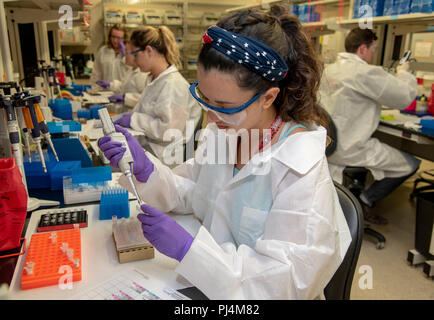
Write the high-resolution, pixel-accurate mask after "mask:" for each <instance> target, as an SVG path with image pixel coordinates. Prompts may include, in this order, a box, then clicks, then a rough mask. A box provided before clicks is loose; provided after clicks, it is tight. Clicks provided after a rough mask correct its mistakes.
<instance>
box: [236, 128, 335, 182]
mask: <svg viewBox="0 0 434 320" xmlns="http://www.w3.org/2000/svg"><path fill="white" fill-rule="evenodd" d="M326 135H327V133H326V130H325V129H324V128H323V127H321V126H319V127H318V126H315V127H314V128H312V130H311V131H307V132H298V133H296V134H293V135H290V136H288V137H287V138H285V139H283V140H282V141H279V142H278V143H276V144H275V145H273V146H272V148H271V150H270V152H264V153H261V154H256V155H254V156H253V158H252V159H250V161H249V162H248V163H247V164H246V167H244V168H243V169H245V170H241V171H240V172H239V173H238V174H237V175H236V176H235V177H234V178H233V179H232V181H231V182H232V183H235V182H237V181H240V180H241V179H243V178H245V177H247V176H249V175H258V174H260V175H262V174H265V173H266V172H267V170H270V168H269V167H267V165H265V164H266V163H271V165H272V164H273V159H275V160H277V161H279V162H280V163H282V164H284V165H285V166H287V167H288V168H290V169H292V170H294V171H296V172H298V173H299V174H306V173H307V172H308V171H309V170H310V169H311V168H312V167H313V166H314V165H315V164H316V163H317V162H318V161H320V160H321V159H322V157H324V155H325V146H326Z"/></svg>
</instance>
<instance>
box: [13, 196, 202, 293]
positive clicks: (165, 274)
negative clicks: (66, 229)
mask: <svg viewBox="0 0 434 320" xmlns="http://www.w3.org/2000/svg"><path fill="white" fill-rule="evenodd" d="M73 208H83V209H85V210H87V214H88V226H87V227H86V228H82V229H81V250H82V255H81V264H82V280H81V281H77V282H73V285H72V289H61V288H59V286H57V285H55V286H49V287H41V288H35V289H29V290H21V285H20V282H21V274H22V272H23V267H24V265H25V259H26V254H27V250H28V247H29V244H30V239H31V236H32V234H34V233H36V230H37V225H38V223H39V220H40V217H41V215H42V214H44V213H47V212H51V211H55V210H56V209H44V210H38V211H35V212H33V213H32V216H31V218H30V221H29V225H28V227H27V231H26V236H25V237H26V240H27V241H26V247H27V248H26V253H25V254H23V255H22V256H20V258H19V259H18V262H17V265H16V267H15V272H14V275H13V278H12V282H11V285H10V289H9V293H8V295H7V297H6V298H7V299H14V300H18V299H32V300H33V299H44V300H51V299H55V300H63V299H71V298H74V296H77V295H80V294H81V293H82V292H84V291H86V290H88V289H90V288H92V287H95V286H97V285H99V284H100V283H102V282H104V281H106V280H108V279H110V278H111V277H113V276H115V275H116V274H119V273H121V272H123V271H125V270H128V269H131V268H134V269H137V270H139V271H141V272H143V273H144V274H146V275H147V276H148V277H158V278H160V279H163V280H164V282H165V285H167V286H168V287H170V288H172V289H175V290H177V289H182V288H186V287H191V286H192V285H191V284H190V283H189V282H188V281H187V280H185V279H184V278H183V277H181V276H180V275H178V274H177V273H176V272H175V271H174V269H175V268H176V266H177V265H178V261H176V260H174V259H171V258H169V257H167V256H165V255H163V254H161V253H159V252H158V251H157V250H155V257H154V259H149V260H141V261H134V262H129V263H124V264H121V263H119V261H118V257H117V252H116V248H115V243H114V240H113V236H112V221H111V220H99V205H98V204H96V205H83V206H74V207H68V209H73ZM137 214H138V209H137V201H136V200H133V201H130V216H131V217H135V216H137ZM172 217H173V218H174V219H175V220H176V221H177V222H178V223H179V224H181V225H182V226H183V227H184V228H185V229H186V230H187V231H188V232H190V233H191V234H192V235H193V236H195V235H196V233H197V231H198V230H199V227H200V223H199V221H198V220H197V219H195V218H194V216H193V215H173V216H172Z"/></svg>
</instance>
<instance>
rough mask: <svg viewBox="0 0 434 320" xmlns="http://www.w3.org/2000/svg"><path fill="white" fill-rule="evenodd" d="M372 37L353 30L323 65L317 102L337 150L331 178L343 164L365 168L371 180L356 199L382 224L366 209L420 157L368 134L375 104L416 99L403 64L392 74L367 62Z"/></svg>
mask: <svg viewBox="0 0 434 320" xmlns="http://www.w3.org/2000/svg"><path fill="white" fill-rule="evenodd" d="M376 40H377V37H376V35H375V34H374V33H373V32H372V31H371V30H369V29H363V30H362V29H360V28H355V29H353V30H352V31H351V32H350V33H349V34H348V36H347V37H346V39H345V49H346V51H347V52H341V53H339V55H338V58H337V61H336V62H335V63H333V64H331V65H329V66H327V67H326V69H325V71H324V74H323V79H322V81H321V87H320V103H321V104H322V105H323V107H324V108H325V109H326V110H327V111H328V112H329V114H330V116H331V118H332V119H333V121H334V123H335V125H336V128H337V148H336V151H335V152H334V153H333V154H332V155H331V156H330V157H329V159H328V160H329V166H330V170H331V173H332V176H333V178H334V179H335V180H336V181H337V182H342V179H343V177H342V172H343V169H344V168H345V166H357V167H365V168H367V169H369V170H370V172H371V173H372V175H373V178H374V180H375V181H374V183H373V184H372V185H371V186H370V187H368V189H367V190H365V191H364V192H363V193H362V194H361V196H360V200H361V202H362V203H363V204H364V209H365V210H364V211H365V219H366V220H368V221H370V222H372V223H377V224H386V223H387V220H386V219H385V218H384V217H381V216H380V215H378V214H376V213H374V212H373V211H372V210H371V209H370V208H372V207H373V206H374V205H375V203H376V202H378V201H380V200H381V199H383V198H384V197H386V196H387V195H388V194H390V193H391V192H392V191H393V190H394V189H396V188H397V187H398V186H399V185H400V184H401V183H402V182H404V181H405V180H406V179H407V178H408V177H410V176H411V175H412V174H414V173H415V172H416V171H417V169H418V168H419V164H420V160H418V159H416V158H415V157H413V156H411V155H409V154H407V153H404V152H402V151H400V150H397V149H395V148H393V147H391V146H389V145H387V144H385V143H382V142H380V141H379V140H378V139H376V138H373V137H371V136H372V134H373V133H374V132H375V130H376V129H377V126H378V124H379V122H380V118H381V106H382V105H384V106H388V107H391V108H396V109H404V108H406V107H407V106H408V105H409V104H410V103H411V102H412V101H413V100H414V99H415V97H416V94H417V83H416V78H415V77H414V76H413V75H412V74H411V73H410V72H409V63H408V62H407V63H405V64H403V65H401V66H398V67H397V73H396V76H394V75H392V74H390V73H388V72H386V71H384V70H383V68H382V67H380V66H374V65H370V63H371V61H372V59H373V57H374V55H375V50H376V47H377V41H376Z"/></svg>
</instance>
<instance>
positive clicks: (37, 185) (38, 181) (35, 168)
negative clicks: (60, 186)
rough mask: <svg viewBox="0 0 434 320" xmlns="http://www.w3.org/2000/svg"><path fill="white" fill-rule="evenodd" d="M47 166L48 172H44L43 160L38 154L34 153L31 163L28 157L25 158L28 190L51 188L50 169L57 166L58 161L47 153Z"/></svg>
mask: <svg viewBox="0 0 434 320" xmlns="http://www.w3.org/2000/svg"><path fill="white" fill-rule="evenodd" d="M43 154H44V160H45V166H46V167H47V172H44V170H43V168H42V163H41V158H40V157H39V154H38V153H36V152H32V153H31V154H30V155H31V159H32V162H29V158H28V157H27V155H25V156H24V157H23V166H24V172H25V174H26V182H27V188H28V189H46V188H50V173H49V172H50V169H51V167H52V166H54V165H55V164H56V160H53V159H52V158H51V157H50V155H49V154H48V153H47V152H44V153H43Z"/></svg>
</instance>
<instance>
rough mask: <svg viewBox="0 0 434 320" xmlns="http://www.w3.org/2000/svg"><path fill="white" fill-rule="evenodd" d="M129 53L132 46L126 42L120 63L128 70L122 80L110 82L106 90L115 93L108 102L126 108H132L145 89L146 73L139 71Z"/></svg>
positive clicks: (132, 56)
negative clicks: (123, 55)
mask: <svg viewBox="0 0 434 320" xmlns="http://www.w3.org/2000/svg"><path fill="white" fill-rule="evenodd" d="M131 51H132V46H131V44H130V43H129V42H127V43H126V44H125V57H124V58H123V61H122V62H121V63H122V64H124V65H125V66H126V67H127V68H128V71H127V72H126V74H125V77H124V78H123V79H121V80H113V81H111V82H110V87H109V88H108V89H109V90H111V91H113V92H114V93H115V94H114V95H112V96H110V97H109V99H110V101H113V102H117V103H123V104H124V105H125V106H127V107H130V108H134V107H135V106H136V105H137V102H139V100H140V96H141V95H142V92H143V90H144V89H145V86H146V80H147V77H148V73H145V72H142V71H141V70H140V68H139V67H138V66H137V64H136V62H135V58H134V55H132V54H130V52H131Z"/></svg>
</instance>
